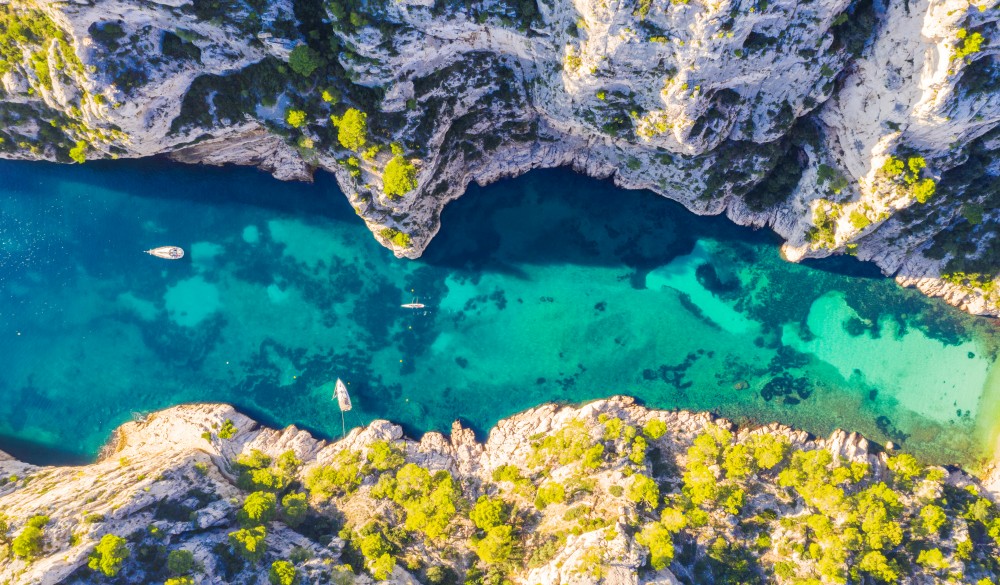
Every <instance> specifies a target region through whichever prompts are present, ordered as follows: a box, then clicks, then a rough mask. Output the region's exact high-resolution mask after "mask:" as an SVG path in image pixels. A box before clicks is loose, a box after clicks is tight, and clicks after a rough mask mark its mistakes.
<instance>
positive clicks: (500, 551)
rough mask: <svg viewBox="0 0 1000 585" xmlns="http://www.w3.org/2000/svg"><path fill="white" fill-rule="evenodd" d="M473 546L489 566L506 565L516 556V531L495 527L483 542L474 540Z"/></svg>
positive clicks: (488, 532) (509, 528) (487, 533)
mask: <svg viewBox="0 0 1000 585" xmlns="http://www.w3.org/2000/svg"><path fill="white" fill-rule="evenodd" d="M471 546H472V549H473V550H474V551H476V555H477V556H479V558H480V560H482V561H483V562H484V563H486V564H487V565H495V564H500V563H505V562H507V561H508V560H509V559H510V558H511V557H512V556H513V554H514V529H513V528H511V527H510V526H506V525H504V526H494V527H493V528H490V529H489V531H487V532H486V536H485V537H483V538H482V539H481V540H474V541H473V542H472V544H471Z"/></svg>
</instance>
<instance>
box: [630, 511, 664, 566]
mask: <svg viewBox="0 0 1000 585" xmlns="http://www.w3.org/2000/svg"><path fill="white" fill-rule="evenodd" d="M635 541H636V542H638V543H639V544H641V545H643V546H645V547H646V548H648V549H649V564H650V565H651V566H652V567H653V569H654V570H656V571H660V570H663V569H666V568H667V567H669V566H670V563H671V562H673V560H674V541H673V535H672V534H671V533H670V531H669V530H667V529H666V528H665V527H664V526H663V525H662V524H660V523H659V522H651V523H649V524H647V525H645V526H643V528H642V531H641V532H640V533H639V534H638V535H636V537H635Z"/></svg>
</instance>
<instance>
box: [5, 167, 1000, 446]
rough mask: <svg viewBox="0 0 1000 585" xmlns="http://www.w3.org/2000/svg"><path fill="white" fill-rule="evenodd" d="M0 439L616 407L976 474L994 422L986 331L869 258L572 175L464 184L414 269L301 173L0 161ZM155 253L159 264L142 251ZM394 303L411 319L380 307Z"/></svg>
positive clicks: (326, 432) (491, 417)
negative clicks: (181, 411)
mask: <svg viewBox="0 0 1000 585" xmlns="http://www.w3.org/2000/svg"><path fill="white" fill-rule="evenodd" d="M0 177H2V180H0V449H5V450H8V451H10V452H12V453H14V454H16V455H19V456H22V457H27V458H28V459H29V460H32V461H35V462H71V461H82V460H87V459H89V458H93V457H94V456H95V455H96V453H97V452H98V450H99V449H100V447H101V446H102V445H103V444H104V443H105V442H106V441H107V439H108V438H109V436H110V433H111V431H112V430H113V429H114V428H115V427H116V426H117V425H119V424H121V423H122V422H125V421H127V420H129V419H131V418H133V417H134V416H139V415H141V414H142V413H146V412H149V411H153V410H156V409H161V408H165V407H169V406H171V405H175V404H179V403H185V402H197V401H220V402H229V403H232V404H235V405H236V406H237V407H238V408H240V409H241V410H242V411H244V412H247V413H248V414H250V415H252V416H255V417H257V418H258V419H260V420H261V421H262V422H265V423H267V424H272V425H285V424H296V425H299V426H301V427H304V428H306V429H309V430H311V431H313V432H315V433H317V434H318V435H321V436H324V437H336V436H338V435H340V433H341V417H340V412H339V411H338V409H337V407H336V403H335V402H334V401H332V400H331V392H332V382H333V381H334V380H335V379H336V378H338V377H340V378H343V379H344V380H345V382H347V383H348V384H349V388H350V391H351V393H352V395H353V397H354V404H355V410H353V411H351V412H350V413H348V416H347V418H346V422H347V426H348V427H351V426H357V425H361V424H365V423H367V422H368V421H371V420H373V419H375V418H387V419H390V420H393V421H396V422H399V423H401V424H403V425H404V427H405V428H406V430H407V432H408V433H410V434H412V435H419V434H420V433H422V432H424V431H430V430H439V431H445V432H447V431H448V430H449V429H450V428H451V424H452V421H454V420H456V419H460V420H461V421H462V422H463V424H465V425H468V426H471V427H472V428H474V429H475V430H476V431H477V433H478V434H479V435H480V436H484V435H485V433H487V432H488V431H489V429H490V427H491V426H492V425H493V424H494V423H495V422H496V421H497V420H499V419H501V418H503V417H506V416H509V415H511V414H514V413H516V412H519V411H521V410H524V409H527V408H530V407H533V406H536V405H538V404H540V403H543V402H547V401H562V402H568V403H576V402H581V401H586V400H590V399H595V398H601V397H606V396H611V395H614V394H629V395H634V396H636V397H638V398H639V399H640V400H641V401H642V402H644V403H645V404H647V405H649V406H653V407H660V408H687V409H699V410H713V411H715V412H718V413H719V414H721V415H724V416H727V417H732V418H734V419H736V420H737V421H741V422H761V423H764V422H772V421H779V422H782V423H785V424H789V425H794V426H797V427H802V428H804V429H806V430H808V431H810V432H812V433H815V434H820V435H823V434H826V433H829V432H830V431H831V430H833V429H835V428H837V427H842V428H845V429H850V430H856V431H860V432H863V433H864V434H865V435H867V436H869V437H871V438H873V439H875V440H878V441H882V442H884V441H890V440H891V441H894V442H895V443H897V444H902V445H903V446H904V447H905V448H907V449H909V450H911V451H912V452H915V453H916V454H918V455H920V456H922V457H923V458H924V459H925V460H927V461H931V462H939V463H950V462H957V463H962V464H966V465H970V466H975V465H976V464H977V463H979V462H981V461H982V460H983V458H984V457H985V456H986V455H987V454H988V452H989V451H990V449H989V447H990V446H992V443H993V441H994V439H995V431H996V424H997V423H996V422H995V421H997V420H998V418H997V416H996V415H997V413H998V407H997V405H998V403H1000V400H998V395H1000V374H998V371H1000V370H998V368H997V367H996V360H997V350H998V346H1000V343H998V341H1000V334H998V333H1000V332H998V329H997V326H996V323H995V322H994V321H991V320H987V319H979V318H974V317H970V316H968V315H965V314H963V313H961V312H959V311H957V310H955V309H953V308H951V307H949V306H947V305H945V304H944V303H942V302H940V301H935V300H931V299H927V298H924V297H923V296H921V295H920V294H919V293H917V292H915V291H910V290H904V289H901V288H899V287H897V286H896V285H895V284H894V283H893V282H892V281H891V280H889V279H886V278H883V277H882V276H881V275H880V274H879V272H878V271H877V270H876V269H875V268H874V267H873V266H871V265H867V264H863V263H860V262H857V261H855V260H854V259H852V258H846V257H841V258H836V259H831V260H825V261H818V262H807V263H805V264H803V265H796V264H790V263H787V262H785V261H783V260H781V258H780V256H779V242H778V240H777V238H776V237H774V235H773V234H771V233H770V232H767V231H752V230H750V229H745V228H741V227H738V226H734V225H732V224H730V223H729V222H728V221H726V220H725V219H722V218H704V217H696V216H693V215H691V214H690V213H688V212H687V211H685V210H684V209H683V208H682V207H680V206H679V205H677V204H675V203H672V202H670V201H667V200H666V199H663V198H660V197H657V196H656V195H654V194H651V193H648V192H634V191H625V190H621V189H617V188H615V187H614V186H613V185H611V184H610V183H608V182H602V181H596V180H591V179H587V178H585V177H582V176H578V175H576V174H573V173H571V172H569V171H564V170H553V171H539V172H533V173H531V174H529V175H527V176H525V177H522V178H519V179H516V180H509V181H504V182H501V183H498V184H496V185H493V186H490V187H487V188H477V187H472V188H470V190H469V192H468V193H467V194H466V195H465V196H464V197H463V198H461V199H460V200H458V201H456V202H454V203H452V204H451V205H450V206H449V207H448V208H447V209H446V210H445V212H444V214H443V217H442V229H441V232H440V233H439V235H438V236H437V239H435V240H434V242H433V243H432V244H431V246H430V247H429V248H428V250H427V252H426V253H425V255H424V257H423V258H421V259H420V260H416V261H411V260H400V259H397V258H395V257H393V255H392V254H391V253H390V252H389V251H387V250H385V249H383V248H382V247H380V246H379V245H378V244H377V243H376V242H375V240H374V239H373V238H372V237H371V235H370V233H369V232H368V230H367V229H366V228H365V226H364V225H363V223H362V221H361V220H360V219H359V218H358V217H357V216H356V215H355V214H354V212H353V210H352V209H351V206H350V205H349V204H348V203H347V201H346V199H345V198H344V197H343V195H342V194H341V193H340V191H339V190H338V189H337V187H336V185H335V183H334V182H333V180H332V178H330V177H328V176H325V175H321V176H319V177H317V181H316V183H315V184H313V185H306V184H287V183H281V182H278V181H275V180H273V179H271V178H270V177H269V176H267V175H265V174H262V173H260V172H258V171H255V170H252V169H232V168H227V169H212V168H201V167H189V166H180V165H174V164H169V163H165V162H156V161H152V162H114V163H88V164H86V165H83V166H73V167H69V166H57V165H50V164H44V163H24V162H9V161H8V162H0ZM161 245H179V246H182V247H183V248H184V249H185V250H187V252H188V255H187V257H185V258H184V259H183V260H180V261H166V260H160V259H157V258H154V257H151V256H148V255H146V254H143V250H146V249H148V248H152V247H155V246H161ZM414 300H417V301H418V302H421V303H424V304H426V305H427V308H426V310H412V309H405V308H401V307H400V305H401V304H403V303H409V302H412V301H414Z"/></svg>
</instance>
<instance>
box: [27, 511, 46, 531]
mask: <svg viewBox="0 0 1000 585" xmlns="http://www.w3.org/2000/svg"><path fill="white" fill-rule="evenodd" d="M49 522H50V518H49V517H48V516H46V515H44V514H38V515H36V516H32V517H31V518H28V522H27V525H28V526H31V527H33V528H39V529H41V528H45V526H46V525H48V523H49Z"/></svg>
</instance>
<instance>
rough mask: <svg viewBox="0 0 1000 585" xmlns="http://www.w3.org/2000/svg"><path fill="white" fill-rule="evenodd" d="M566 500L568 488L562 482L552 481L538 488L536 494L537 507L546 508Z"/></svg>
mask: <svg viewBox="0 0 1000 585" xmlns="http://www.w3.org/2000/svg"><path fill="white" fill-rule="evenodd" d="M565 501H566V488H564V487H563V485H562V484H561V483H557V482H554V481H550V482H548V483H546V484H545V485H543V486H541V487H539V488H538V494H536V495H535V507H536V508H538V509H539V510H544V509H545V508H546V507H547V506H548V505H549V504H561V503H563V502H565Z"/></svg>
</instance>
